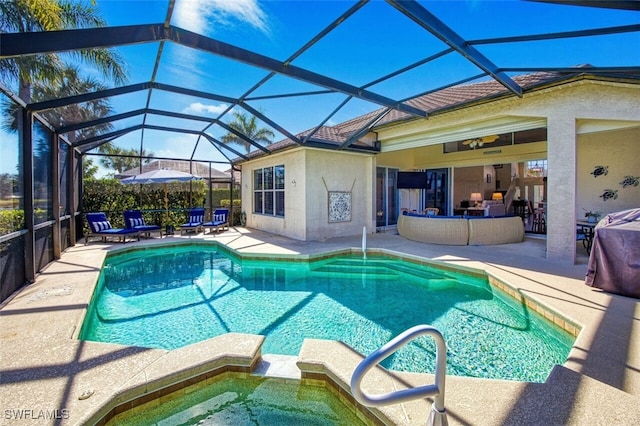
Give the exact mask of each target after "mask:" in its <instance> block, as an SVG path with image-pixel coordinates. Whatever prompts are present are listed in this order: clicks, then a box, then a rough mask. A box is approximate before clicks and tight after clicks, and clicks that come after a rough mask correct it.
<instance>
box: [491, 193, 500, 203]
mask: <svg viewBox="0 0 640 426" xmlns="http://www.w3.org/2000/svg"><path fill="white" fill-rule="evenodd" d="M491 199H492V200H494V201H502V192H494V193H493V194H491Z"/></svg>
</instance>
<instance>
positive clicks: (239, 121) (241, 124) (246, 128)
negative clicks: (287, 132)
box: [222, 111, 275, 153]
mask: <svg viewBox="0 0 640 426" xmlns="http://www.w3.org/2000/svg"><path fill="white" fill-rule="evenodd" d="M233 115H234V117H235V119H234V120H233V121H231V122H230V123H228V124H229V127H231V128H232V129H233V130H235V131H237V132H238V133H241V134H243V135H245V136H246V137H247V138H248V139H251V140H252V141H254V142H257V143H264V144H265V145H270V144H272V143H273V141H272V140H271V139H272V138H273V137H274V136H275V134H274V133H273V132H272V131H271V130H270V129H266V128H261V129H259V128H258V123H257V121H256V117H255V116H253V115H252V116H251V118H248V117H247V115H246V114H244V113H243V112H239V111H235V112H234V113H233ZM222 142H224V143H225V144H229V143H235V144H238V145H240V146H242V147H244V149H245V151H246V152H247V153H248V152H249V150H250V149H251V146H252V145H251V144H250V143H249V142H247V141H245V140H244V139H242V138H240V137H239V136H238V135H236V134H234V133H231V132H229V133H227V134H226V135H224V136H223V137H222Z"/></svg>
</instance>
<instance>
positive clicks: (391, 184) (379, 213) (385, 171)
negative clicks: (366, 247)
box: [376, 167, 399, 228]
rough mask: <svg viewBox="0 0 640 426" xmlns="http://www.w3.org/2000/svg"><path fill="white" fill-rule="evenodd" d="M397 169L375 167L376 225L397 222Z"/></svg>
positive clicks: (382, 226) (388, 224)
mask: <svg viewBox="0 0 640 426" xmlns="http://www.w3.org/2000/svg"><path fill="white" fill-rule="evenodd" d="M397 178H398V169H389V168H386V167H377V168H376V227H378V228H384V227H386V226H391V225H396V224H397V223H398V210H399V208H398V189H397V187H396V181H397Z"/></svg>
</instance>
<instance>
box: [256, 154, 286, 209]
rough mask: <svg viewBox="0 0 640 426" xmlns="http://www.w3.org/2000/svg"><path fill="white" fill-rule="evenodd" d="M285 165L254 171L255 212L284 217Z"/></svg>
mask: <svg viewBox="0 0 640 426" xmlns="http://www.w3.org/2000/svg"><path fill="white" fill-rule="evenodd" d="M284 179H285V176H284V165H280V166H274V167H265V168H264V169H256V170H254V171H253V212H254V213H259V214H266V215H270V216H279V217H284V189H285V188H284V187H285V185H284Z"/></svg>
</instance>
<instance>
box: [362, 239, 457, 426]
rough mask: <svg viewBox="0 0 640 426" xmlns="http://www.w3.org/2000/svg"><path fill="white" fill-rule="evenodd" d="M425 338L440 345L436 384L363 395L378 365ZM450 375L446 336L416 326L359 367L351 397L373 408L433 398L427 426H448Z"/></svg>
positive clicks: (371, 355)
mask: <svg viewBox="0 0 640 426" xmlns="http://www.w3.org/2000/svg"><path fill="white" fill-rule="evenodd" d="M363 251H364V250H363ZM425 334H429V335H431V337H433V339H434V340H435V342H436V373H435V383H434V384H432V385H426V386H420V387H417V388H409V389H402V390H399V391H396V392H391V393H386V394H381V395H371V396H370V395H367V394H365V393H364V392H363V391H362V389H361V384H362V379H363V378H364V375H365V374H366V373H367V371H369V370H370V369H371V368H373V367H375V366H376V365H378V363H380V361H382V360H384V359H385V358H387V357H388V356H389V355H391V354H392V353H394V352H395V351H397V350H398V349H399V348H401V347H402V346H404V345H406V344H407V343H409V342H410V341H411V340H413V339H415V338H417V337H420V336H423V335H425ZM446 374H447V345H446V343H445V341H444V338H443V337H442V334H441V333H440V332H439V331H438V330H437V329H435V328H434V327H432V326H430V325H424V324H423V325H416V326H415V327H412V328H410V329H408V330H406V331H404V332H403V333H400V334H399V335H398V336H396V337H395V338H393V339H392V340H390V341H389V342H388V343H387V344H385V345H383V346H382V347H381V348H380V349H378V350H376V351H374V352H372V353H371V354H370V355H369V356H367V357H366V358H365V359H363V360H362V361H361V362H360V364H358V366H357V367H356V369H355V370H354V371H353V375H352V376H351V394H352V395H353V397H354V398H355V399H356V401H358V402H359V403H360V404H363V405H365V406H369V407H379V406H382V405H390V404H397V403H401V402H405V401H411V400H414V399H422V398H426V397H429V396H433V397H434V399H433V404H432V405H431V410H430V411H429V418H428V419H427V426H448V425H449V422H448V420H447V410H445V408H444V382H445V377H446Z"/></svg>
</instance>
